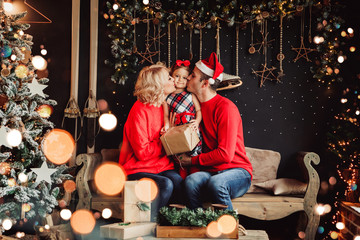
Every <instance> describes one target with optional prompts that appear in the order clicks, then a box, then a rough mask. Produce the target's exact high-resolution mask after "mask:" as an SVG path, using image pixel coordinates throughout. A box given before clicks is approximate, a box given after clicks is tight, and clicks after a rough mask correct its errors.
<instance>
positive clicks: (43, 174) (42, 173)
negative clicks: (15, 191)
mask: <svg viewBox="0 0 360 240" xmlns="http://www.w3.org/2000/svg"><path fill="white" fill-rule="evenodd" d="M30 169H31V171H33V172H34V173H36V175H37V177H36V182H41V181H42V180H44V181H46V182H48V183H50V184H51V177H50V176H51V175H52V174H53V173H54V172H56V169H53V168H48V165H47V163H46V161H44V162H43V163H42V165H41V167H40V168H30Z"/></svg>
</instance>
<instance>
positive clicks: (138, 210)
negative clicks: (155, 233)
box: [121, 181, 151, 222]
mask: <svg viewBox="0 0 360 240" xmlns="http://www.w3.org/2000/svg"><path fill="white" fill-rule="evenodd" d="M138 183H139V181H126V182H125V186H124V191H123V194H122V197H123V204H122V205H121V208H122V210H123V211H122V212H123V213H124V216H123V218H121V219H122V220H123V221H124V222H150V217H151V202H150V199H151V197H150V194H151V191H150V189H151V185H150V182H142V184H141V187H143V188H145V189H146V191H144V190H141V189H140V192H141V195H142V197H141V198H142V199H139V196H137V195H136V191H137V189H136V188H137V184H138ZM138 191H139V190H138Z"/></svg>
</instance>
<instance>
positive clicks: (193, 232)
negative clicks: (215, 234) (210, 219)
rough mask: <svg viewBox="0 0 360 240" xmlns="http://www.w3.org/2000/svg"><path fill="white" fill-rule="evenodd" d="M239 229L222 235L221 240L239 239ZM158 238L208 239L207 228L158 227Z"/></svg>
mask: <svg viewBox="0 0 360 240" xmlns="http://www.w3.org/2000/svg"><path fill="white" fill-rule="evenodd" d="M238 236H239V231H238V228H237V227H236V228H235V230H234V231H233V232H232V233H230V234H222V235H221V236H220V238H232V239H237V238H238ZM156 237H157V238H207V237H208V236H207V234H206V227H184V226H159V225H158V226H156Z"/></svg>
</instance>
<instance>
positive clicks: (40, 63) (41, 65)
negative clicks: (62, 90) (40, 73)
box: [31, 55, 47, 70]
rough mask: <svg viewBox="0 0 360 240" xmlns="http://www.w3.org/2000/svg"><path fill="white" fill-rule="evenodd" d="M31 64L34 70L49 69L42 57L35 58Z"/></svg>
mask: <svg viewBox="0 0 360 240" xmlns="http://www.w3.org/2000/svg"><path fill="white" fill-rule="evenodd" d="M31 62H32V64H33V65H34V68H36V69H39V70H45V69H46V67H47V61H46V60H45V59H44V58H43V57H42V56H40V55H36V56H33V57H32V60H31Z"/></svg>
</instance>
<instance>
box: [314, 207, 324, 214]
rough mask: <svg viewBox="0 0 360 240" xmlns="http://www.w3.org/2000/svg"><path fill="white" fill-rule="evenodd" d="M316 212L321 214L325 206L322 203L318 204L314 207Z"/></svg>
mask: <svg viewBox="0 0 360 240" xmlns="http://www.w3.org/2000/svg"><path fill="white" fill-rule="evenodd" d="M316 212H317V213H318V214H319V215H323V214H324V212H325V207H324V206H323V205H318V206H317V207H316Z"/></svg>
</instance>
